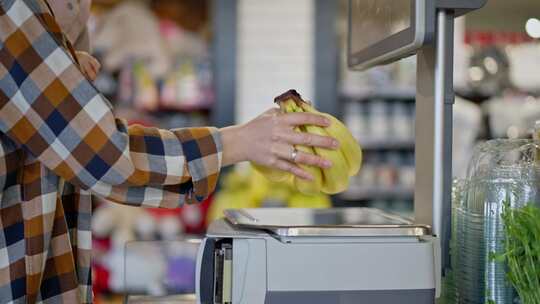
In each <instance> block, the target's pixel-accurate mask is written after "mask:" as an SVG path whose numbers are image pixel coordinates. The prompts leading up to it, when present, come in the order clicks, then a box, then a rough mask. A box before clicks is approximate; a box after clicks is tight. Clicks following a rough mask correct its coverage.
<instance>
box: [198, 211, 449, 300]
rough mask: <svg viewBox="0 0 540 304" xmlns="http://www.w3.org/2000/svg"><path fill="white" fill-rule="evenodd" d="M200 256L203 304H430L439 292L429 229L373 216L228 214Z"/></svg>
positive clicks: (358, 213) (213, 227)
mask: <svg viewBox="0 0 540 304" xmlns="http://www.w3.org/2000/svg"><path fill="white" fill-rule="evenodd" d="M199 252H200V255H199V259H198V263H197V264H198V271H197V273H198V277H197V282H198V286H197V290H198V292H199V299H200V303H265V304H301V303H306V304H307V303H309V304H323V303H324V304H328V303H340V304H349V303H350V304H352V303H403V304H408V303H410V304H424V303H425V304H428V303H432V302H433V299H434V298H435V294H436V292H437V290H438V286H437V285H438V281H437V280H436V278H438V277H439V275H438V270H439V269H440V267H439V266H438V261H439V260H440V259H439V258H438V241H437V240H436V238H435V237H433V236H431V234H430V229H429V227H426V226H421V225H415V224H413V223H412V222H410V221H407V220H405V219H403V218H400V217H397V216H394V215H390V214H387V213H384V212H382V211H380V210H377V209H371V208H344V209H287V208H277V209H241V210H228V211H226V212H225V219H223V220H219V221H216V222H214V223H213V224H212V225H211V226H210V227H209V230H208V232H207V238H206V239H205V240H204V241H203V243H202V244H201V250H200V251H199ZM381 262H382V263H381Z"/></svg>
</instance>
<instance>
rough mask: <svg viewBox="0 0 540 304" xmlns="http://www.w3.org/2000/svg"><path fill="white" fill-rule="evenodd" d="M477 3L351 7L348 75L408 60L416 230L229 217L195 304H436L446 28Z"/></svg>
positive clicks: (256, 213) (312, 219)
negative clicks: (412, 61)
mask: <svg viewBox="0 0 540 304" xmlns="http://www.w3.org/2000/svg"><path fill="white" fill-rule="evenodd" d="M485 2H486V0H349V45H348V48H349V49H348V64H349V68H351V69H356V70H366V69H368V68H371V67H373V66H377V65H381V64H387V63H390V62H393V61H396V60H399V59H401V58H404V57H408V56H412V55H416V59H417V73H416V77H417V80H416V106H415V107H416V120H415V130H416V131H415V134H416V135H415V136H416V138H415V158H416V167H415V171H416V180H415V193H414V220H407V219H404V218H401V217H398V216H394V215H390V214H387V213H384V212H382V211H380V210H376V209H369V208H343V209H326V210H307V209H242V210H228V211H227V212H226V213H225V219H222V220H218V221H216V222H214V223H213V224H211V226H210V227H209V230H208V233H207V236H206V238H205V239H204V240H203V242H202V244H201V247H200V248H199V256H198V260H197V272H196V274H197V281H196V284H197V286H196V293H197V303H201V304H225V303H227V304H228V303H231V304H353V303H362V304H396V303H399V304H433V303H435V299H436V298H437V297H438V296H439V294H440V280H441V276H442V275H444V273H443V272H444V270H445V269H447V267H448V266H449V250H448V243H449V239H450V218H451V187H452V175H451V172H452V170H451V169H452V107H453V104H454V92H453V49H454V45H453V40H454V18H455V17H457V16H460V15H463V14H465V13H467V12H470V11H472V10H475V9H478V8H480V7H482V6H483V5H484V4H485Z"/></svg>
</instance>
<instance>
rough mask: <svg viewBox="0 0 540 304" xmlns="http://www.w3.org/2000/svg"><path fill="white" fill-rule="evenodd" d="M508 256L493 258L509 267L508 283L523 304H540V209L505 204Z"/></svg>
mask: <svg viewBox="0 0 540 304" xmlns="http://www.w3.org/2000/svg"><path fill="white" fill-rule="evenodd" d="M502 220H503V223H504V230H505V236H506V237H505V241H504V248H505V249H504V253H502V254H492V256H491V258H492V259H494V260H495V261H498V262H506V264H507V265H508V272H507V276H508V280H509V282H510V283H511V284H512V285H513V286H514V288H515V289H516V291H517V293H518V295H519V297H520V299H521V302H522V303H523V304H540V208H538V207H536V206H535V205H534V204H532V203H531V204H528V205H526V206H524V207H520V208H512V207H511V206H510V203H509V201H506V202H505V203H504V207H503V213H502Z"/></svg>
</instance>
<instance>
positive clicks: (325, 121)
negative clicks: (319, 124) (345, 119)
mask: <svg viewBox="0 0 540 304" xmlns="http://www.w3.org/2000/svg"><path fill="white" fill-rule="evenodd" d="M324 124H325V125H327V126H329V125H330V119H328V118H326V117H325V118H324Z"/></svg>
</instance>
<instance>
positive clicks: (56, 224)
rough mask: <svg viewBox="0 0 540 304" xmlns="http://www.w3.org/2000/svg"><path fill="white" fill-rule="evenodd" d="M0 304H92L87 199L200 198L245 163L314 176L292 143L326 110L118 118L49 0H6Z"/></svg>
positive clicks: (169, 201)
mask: <svg viewBox="0 0 540 304" xmlns="http://www.w3.org/2000/svg"><path fill="white" fill-rule="evenodd" d="M0 39H1V40H0V61H1V63H0V147H1V151H0V189H1V201H0V227H1V228H2V229H0V303H35V302H43V303H90V302H92V292H91V275H90V253H91V252H90V251H91V232H90V215H91V201H90V195H91V194H93V195H97V196H101V197H103V198H106V199H109V200H112V201H115V202H118V203H126V204H130V205H135V206H150V207H178V206H180V205H182V204H184V203H197V202H201V201H202V200H204V199H205V198H206V197H207V196H208V195H209V194H210V193H211V192H212V191H214V188H215V186H216V182H217V178H218V174H219V172H220V168H221V167H222V166H227V165H230V164H234V163H237V162H241V161H252V162H255V163H258V164H261V165H265V166H269V167H274V168H277V169H280V170H285V171H289V172H291V173H293V174H295V175H297V176H299V177H301V178H306V179H310V178H311V176H310V175H309V174H307V173H306V172H305V171H303V170H302V169H300V168H299V167H298V166H297V165H296V164H297V163H304V164H310V165H316V166H320V167H327V166H330V165H331V164H330V163H329V162H328V161H327V160H324V159H321V158H320V157H317V156H315V155H311V154H304V153H301V152H297V151H296V150H295V149H294V148H293V145H294V144H305V145H312V146H321V147H326V148H335V147H337V145H338V143H337V141H336V140H335V139H332V138H326V137H320V136H315V135H309V134H300V133H295V132H294V131H293V127H294V126H296V125H302V124H315V125H320V126H327V125H328V123H329V122H328V121H327V120H326V119H325V118H324V117H321V116H318V115H313V114H307V113H295V114H281V113H280V112H279V111H278V110H276V109H272V110H269V111H267V112H265V113H264V114H262V115H261V116H259V117H257V118H256V119H254V120H252V121H250V122H248V123H246V124H243V125H237V126H231V127H227V128H222V129H216V128H187V129H178V130H161V129H156V128H144V127H141V126H130V127H128V126H127V125H126V123H125V122H124V121H122V120H119V119H116V118H115V117H114V115H113V113H112V112H111V109H110V108H109V106H108V103H107V101H106V100H105V99H104V97H103V96H102V95H101V94H100V93H99V92H97V91H96V89H95V88H94V87H93V86H92V85H91V84H90V83H89V82H88V81H87V79H86V78H85V77H84V76H83V74H82V73H81V71H80V69H79V67H78V66H77V63H76V62H77V60H75V59H74V58H76V57H75V55H74V52H73V48H72V47H71V46H70V43H69V41H68V39H65V36H64V35H63V34H62V32H61V31H60V29H59V26H58V24H57V23H56V22H55V19H54V18H53V16H52V15H51V12H50V10H49V7H48V6H47V5H46V3H45V2H43V0H0Z"/></svg>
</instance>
